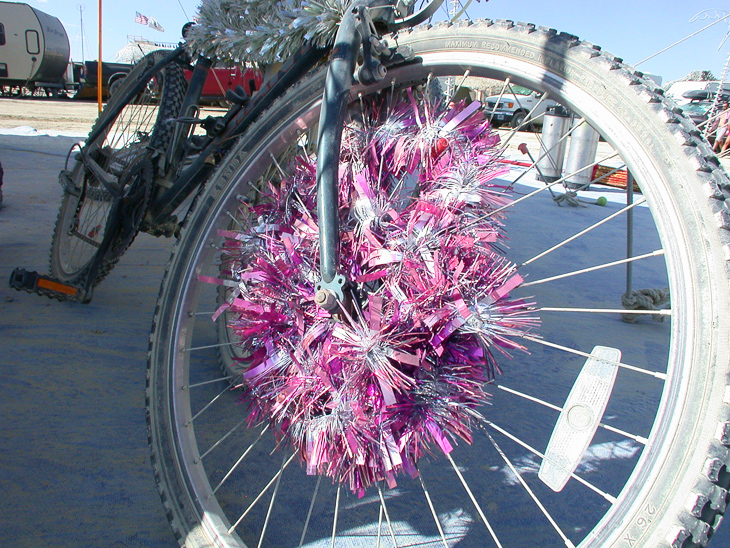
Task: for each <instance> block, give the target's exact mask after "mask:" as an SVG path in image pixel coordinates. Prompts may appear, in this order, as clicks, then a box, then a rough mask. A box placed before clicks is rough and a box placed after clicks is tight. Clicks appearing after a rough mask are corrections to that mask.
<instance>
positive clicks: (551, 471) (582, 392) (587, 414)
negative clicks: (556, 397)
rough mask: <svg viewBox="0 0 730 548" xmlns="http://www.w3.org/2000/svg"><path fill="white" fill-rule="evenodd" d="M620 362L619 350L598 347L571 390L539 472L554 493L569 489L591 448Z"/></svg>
mask: <svg viewBox="0 0 730 548" xmlns="http://www.w3.org/2000/svg"><path fill="white" fill-rule="evenodd" d="M619 361H621V351H620V350H618V349H617V348H609V347H607V346H596V347H595V348H594V349H593V351H592V352H591V357H590V358H588V360H586V363H585V364H584V365H583V369H581V372H580V374H579V375H578V378H577V379H576V381H575V384H574V385H573V388H572V389H571V390H570V394H568V399H567V400H565V405H564V406H563V410H562V411H561V412H560V416H559V417H558V422H557V423H556V424H555V429H554V430H553V433H552V435H551V436H550V441H549V442H548V446H547V450H546V451H545V457H544V459H543V461H542V464H541V465H540V470H539V472H538V477H539V478H540V479H541V480H542V481H543V483H545V485H547V486H548V487H550V489H552V490H553V491H561V490H562V489H563V487H565V484H566V483H568V480H569V479H570V476H571V474H573V472H575V469H576V468H577V467H578V464H579V463H580V461H581V459H582V458H583V455H584V454H585V452H586V450H587V449H588V446H589V445H590V443H591V440H592V439H593V436H594V435H595V433H596V429H597V428H598V425H599V424H600V422H601V419H602V418H603V413H604V412H605V411H606V405H607V404H608V399H609V398H610V397H611V392H612V391H613V385H614V383H615V382H616V373H617V372H618V367H617V366H616V362H619Z"/></svg>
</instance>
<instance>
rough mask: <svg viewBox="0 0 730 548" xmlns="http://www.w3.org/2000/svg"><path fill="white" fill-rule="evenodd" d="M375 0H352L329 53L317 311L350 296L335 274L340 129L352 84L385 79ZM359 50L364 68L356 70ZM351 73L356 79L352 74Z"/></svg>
mask: <svg viewBox="0 0 730 548" xmlns="http://www.w3.org/2000/svg"><path fill="white" fill-rule="evenodd" d="M380 4H381V5H378V0H370V1H368V0H356V1H355V2H353V3H352V4H351V5H350V7H349V8H348V10H347V11H346V12H345V14H344V15H343V18H342V21H341V23H340V28H339V30H338V32H337V36H336V38H335V44H334V48H333V49H332V53H331V58H330V63H329V67H328V69H327V78H326V80H325V89H324V94H323V98H322V110H321V112H320V118H319V135H318V138H317V151H318V152H317V214H318V218H319V223H318V224H319V245H320V272H321V274H320V275H321V278H320V281H319V282H318V283H317V285H316V290H317V292H316V294H315V302H316V303H317V305H318V306H320V307H322V308H324V309H326V310H328V311H330V312H335V311H337V310H338V309H339V307H342V308H343V309H345V310H347V309H349V308H350V306H349V305H350V304H351V294H350V291H348V290H347V288H348V286H349V280H347V278H346V277H345V275H344V274H343V273H341V272H339V271H338V269H339V263H340V256H339V251H340V250H339V248H340V234H339V201H338V195H339V189H338V187H339V184H338V183H339V181H338V172H339V164H340V146H341V143H342V130H343V127H344V124H345V117H346V115H347V106H348V104H349V97H350V91H351V89H352V85H353V83H354V82H355V81H357V82H359V83H362V84H365V85H370V84H375V83H377V82H379V81H381V80H383V78H384V77H385V72H386V70H385V67H384V66H383V64H382V63H381V62H380V60H379V58H378V57H379V55H380V54H381V53H383V52H384V51H385V50H386V49H387V48H385V46H384V45H383V44H382V42H381V41H380V40H379V38H378V37H377V35H376V32H375V25H374V24H373V19H372V15H373V14H371V8H375V10H376V11H375V13H377V14H378V15H379V16H382V14H383V13H386V12H387V8H385V10H377V8H378V7H383V6H382V2H380ZM361 46H362V50H363V51H362V59H363V63H362V64H361V65H360V67H359V68H358V67H357V60H358V55H359V54H360V48H361ZM356 69H358V70H357V74H356Z"/></svg>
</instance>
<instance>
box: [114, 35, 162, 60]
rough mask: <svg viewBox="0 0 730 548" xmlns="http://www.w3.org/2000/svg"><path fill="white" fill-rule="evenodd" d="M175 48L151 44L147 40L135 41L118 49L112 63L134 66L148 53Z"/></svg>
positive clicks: (155, 43) (158, 43)
mask: <svg viewBox="0 0 730 548" xmlns="http://www.w3.org/2000/svg"><path fill="white" fill-rule="evenodd" d="M175 46H176V44H167V43H161V42H152V41H148V40H135V41H133V42H130V43H128V44H127V45H126V46H124V47H123V48H122V49H120V50H119V51H118V52H117V55H116V57H115V58H114V61H115V62H117V63H130V64H134V63H136V62H137V61H139V60H140V59H142V57H144V56H145V55H147V54H148V53H152V52H153V51H157V50H160V49H172V48H174V47H175Z"/></svg>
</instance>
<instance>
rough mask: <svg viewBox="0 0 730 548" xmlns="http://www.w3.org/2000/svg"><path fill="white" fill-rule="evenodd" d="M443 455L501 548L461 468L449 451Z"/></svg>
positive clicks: (499, 547)
mask: <svg viewBox="0 0 730 548" xmlns="http://www.w3.org/2000/svg"><path fill="white" fill-rule="evenodd" d="M445 455H446V458H447V459H448V460H449V462H450V463H451V467H452V468H453V469H454V472H456V475H457V476H459V481H461V485H463V486H464V490H465V491H466V493H467V495H468V496H469V499H470V500H471V502H472V504H473V505H474V508H475V509H476V511H477V512H478V513H479V517H481V518H482V522H484V525H485V526H486V528H487V530H488V531H489V534H490V535H491V536H492V540H494V542H495V544H496V545H497V548H502V543H501V542H499V539H498V538H497V534H496V533H495V532H494V529H492V525H491V524H490V523H489V520H488V519H487V516H485V515H484V511H483V510H482V507H481V506H480V505H479V503H478V502H477V499H476V497H474V493H472V491H471V489H470V488H469V485H468V484H467V483H466V480H465V479H464V476H463V475H462V474H461V470H459V467H458V466H456V463H455V462H454V459H453V458H452V457H451V455H450V454H449V453H445Z"/></svg>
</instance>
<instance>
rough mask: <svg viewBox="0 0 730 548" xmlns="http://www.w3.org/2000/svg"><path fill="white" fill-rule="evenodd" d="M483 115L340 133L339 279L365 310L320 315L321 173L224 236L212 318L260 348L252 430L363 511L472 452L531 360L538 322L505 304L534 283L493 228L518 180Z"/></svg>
mask: <svg viewBox="0 0 730 548" xmlns="http://www.w3.org/2000/svg"><path fill="white" fill-rule="evenodd" d="M384 103H387V101H384ZM478 107H479V103H477V102H472V103H471V104H470V105H468V106H467V105H465V104H463V103H460V104H457V105H450V106H448V107H444V106H440V108H439V105H433V104H429V103H427V102H424V103H423V104H421V105H417V104H416V101H415V100H414V98H413V95H412V94H411V92H410V91H409V92H407V93H406V94H405V96H404V98H403V99H402V100H400V101H398V102H397V104H395V105H391V106H388V105H387V104H382V105H381V104H377V103H373V102H370V103H367V104H365V105H364V108H363V109H362V110H363V111H364V112H362V119H361V120H359V121H358V122H353V123H352V124H350V126H349V127H348V128H347V130H346V131H345V134H344V135H343V151H342V156H341V164H340V180H341V184H340V188H341V192H340V228H341V234H342V236H341V252H340V254H341V265H340V272H342V273H343V274H345V276H346V277H347V278H348V279H349V280H351V281H352V282H353V287H352V291H353V295H354V296H355V301H356V308H355V309H354V310H350V311H341V312H340V314H338V318H333V317H332V316H331V315H330V314H329V313H327V312H326V311H324V310H322V309H320V308H318V307H317V306H316V305H315V304H314V293H315V284H316V282H317V281H318V274H317V272H318V261H319V255H318V246H319V244H318V229H317V219H316V205H315V195H316V191H315V172H316V168H315V164H316V158H314V157H303V156H299V157H297V158H296V160H294V161H293V165H290V166H284V167H286V168H287V169H288V170H289V172H290V173H292V175H291V176H287V177H285V178H283V180H280V181H276V182H274V181H272V182H270V183H269V184H268V188H267V189H265V190H264V194H265V198H266V199H264V200H260V203H258V204H255V205H250V204H242V206H241V207H242V211H243V210H245V218H247V219H251V220H252V221H251V222H252V226H250V227H248V228H247V229H246V230H238V231H221V235H222V236H223V237H224V238H225V240H226V244H225V245H226V248H227V251H226V256H227V257H228V259H229V260H228V262H227V263H226V264H227V265H228V266H227V267H226V268H229V269H230V272H228V273H227V274H228V275H229V276H231V277H232V278H233V280H235V282H236V283H235V286H236V287H235V288H234V290H233V293H232V294H231V295H230V298H229V299H228V301H229V302H228V303H227V304H226V305H224V306H223V307H221V310H219V312H218V313H217V314H216V316H217V315H218V314H220V313H221V312H222V311H223V309H226V308H228V309H229V316H230V320H229V323H230V326H231V328H232V329H233V331H234V332H235V334H236V335H237V336H238V337H239V338H240V342H241V345H242V347H243V348H246V349H250V350H251V356H250V358H249V359H247V360H246V362H245V365H246V371H245V373H244V374H243V388H244V396H243V399H244V401H245V402H246V403H247V404H248V409H249V417H248V419H249V422H250V423H251V424H255V423H259V422H268V423H269V424H270V425H271V427H272V428H273V429H274V430H275V432H276V433H277V436H278V437H279V438H280V441H281V443H282V444H284V443H287V444H290V445H291V446H293V448H294V449H295V450H296V451H298V453H299V455H300V457H301V459H302V461H303V463H304V465H305V466H306V470H307V473H309V474H325V475H327V476H330V477H332V478H334V479H336V480H338V481H342V482H347V483H348V485H349V488H350V489H351V490H352V491H353V492H355V493H358V494H359V495H362V494H363V493H364V491H365V489H366V488H367V487H369V486H370V485H372V484H373V483H374V482H376V481H381V480H385V481H387V482H388V484H389V485H390V486H391V487H392V486H395V482H396V475H397V474H399V473H402V472H406V473H408V474H410V475H411V476H413V477H415V476H417V474H418V472H417V463H418V461H419V459H420V458H421V457H422V456H423V455H424V454H428V453H433V451H434V449H436V448H438V450H440V451H443V452H444V453H449V452H450V451H451V450H452V447H453V444H455V443H457V441H458V439H461V440H464V441H465V442H467V443H470V442H471V440H472V429H473V425H474V422H475V421H476V420H479V419H480V418H481V415H480V414H479V412H478V410H477V409H478V408H479V407H480V406H482V405H483V404H485V403H487V401H488V394H487V393H486V392H485V391H484V389H485V385H486V384H487V383H488V382H489V381H492V380H493V379H494V376H495V374H496V373H499V372H500V370H499V367H498V365H497V362H496V360H495V356H494V354H495V350H496V351H498V352H499V353H502V354H508V352H509V351H510V350H512V349H523V350H524V348H523V347H522V346H521V345H520V343H519V342H517V340H518V339H519V338H520V337H521V336H522V335H524V334H525V333H526V332H528V331H529V330H531V329H532V328H534V327H535V326H536V325H537V323H538V320H537V318H535V317H534V316H532V315H530V314H531V305H530V304H529V303H525V302H523V301H520V300H510V299H509V296H508V295H509V292H510V291H511V290H512V289H514V288H515V287H517V286H518V285H520V283H521V282H522V278H521V277H520V276H519V274H517V272H516V267H515V265H514V264H513V263H511V262H509V261H508V260H507V259H505V258H504V257H503V256H502V255H501V253H500V244H501V243H502V242H503V241H504V235H503V233H502V223H501V221H502V219H503V218H502V216H501V215H499V214H492V212H494V211H495V210H496V209H498V208H500V207H502V206H504V205H507V204H508V203H509V197H508V196H507V191H508V188H506V187H505V186H503V185H501V184H500V183H498V181H497V177H499V176H500V175H502V174H503V173H504V172H505V171H506V169H507V168H505V167H503V166H504V164H500V163H499V162H498V161H497V160H498V159H499V149H498V148H497V145H498V143H499V137H498V136H497V135H496V134H495V133H494V132H492V131H491V130H490V129H489V124H488V122H487V121H486V120H485V119H484V116H483V114H482V113H481V110H480V109H479V108H478ZM201 279H202V278H201ZM206 281H208V280H206ZM228 284H229V285H230V282H228ZM437 452H438V451H437Z"/></svg>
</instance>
